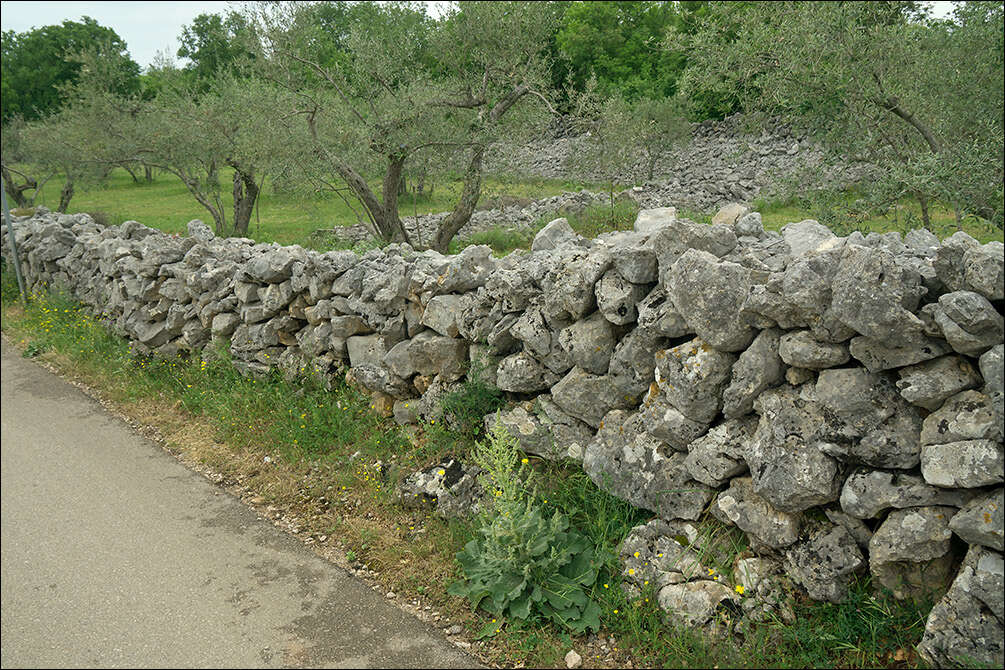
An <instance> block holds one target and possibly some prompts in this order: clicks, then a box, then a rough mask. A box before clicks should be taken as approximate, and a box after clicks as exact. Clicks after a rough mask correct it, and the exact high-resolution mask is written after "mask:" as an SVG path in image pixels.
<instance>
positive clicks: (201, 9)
mask: <svg viewBox="0 0 1005 670" xmlns="http://www.w3.org/2000/svg"><path fill="white" fill-rule="evenodd" d="M240 4H241V3H240V2H207V1H199V2H34V1H28V0H4V1H3V2H0V28H2V29H3V30H4V31H7V30H13V31H15V32H19V33H21V32H25V31H28V30H31V29H32V28H35V27H40V26H47V25H53V24H60V23H62V22H63V21H64V20H66V19H70V20H71V21H79V20H80V17H81V16H90V17H91V18H93V19H94V20H96V21H97V22H98V23H99V24H101V25H102V26H106V27H108V28H111V29H113V30H114V31H115V32H116V33H118V35H119V37H121V38H122V39H123V40H125V41H126V44H128V45H129V55H130V56H132V58H133V60H134V61H136V62H137V63H139V64H140V66H141V67H144V68H145V67H147V66H148V65H150V64H151V63H152V62H153V61H154V57H155V56H156V55H157V53H158V52H166V53H167V54H168V55H170V56H171V57H172V58H174V59H176V54H177V51H178V46H179V44H178V35H180V34H181V29H182V26H183V25H187V24H190V23H191V22H192V19H194V18H195V17H196V16H197V15H199V14H203V13H220V12H223V11H226V10H227V9H228V6H232V7H233V8H235V9H236V8H237V7H238V6H239V5H240ZM427 4H429V5H430V9H431V10H432V12H434V13H439V12H438V10H439V9H440V8H442V6H443V5H447V4H449V3H447V2H428V3H427ZM931 4H932V5H933V6H934V13H935V14H936V15H937V16H946V15H948V14H949V13H950V12H951V11H952V7H951V6H952V3H951V2H932V3H931Z"/></svg>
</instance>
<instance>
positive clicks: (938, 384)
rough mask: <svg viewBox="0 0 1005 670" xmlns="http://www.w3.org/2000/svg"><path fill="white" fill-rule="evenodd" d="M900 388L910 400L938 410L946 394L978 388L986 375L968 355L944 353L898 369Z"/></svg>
mask: <svg viewBox="0 0 1005 670" xmlns="http://www.w3.org/2000/svg"><path fill="white" fill-rule="evenodd" d="M898 372H899V374H900V381H898V382H897V388H898V389H900V394H901V395H902V396H904V398H906V399H907V401H908V402H910V403H912V404H914V405H918V406H919V407H924V408H925V409H928V410H936V409H938V408H939V407H941V406H942V403H943V401H945V400H946V398H948V397H950V396H952V395H956V394H957V393H959V392H960V391H965V390H967V389H971V388H976V387H977V386H979V385H980V384H981V382H982V381H983V379H982V378H981V376H980V373H978V372H977V370H975V369H974V366H973V365H971V364H970V362H969V361H967V360H966V359H965V358H962V357H960V356H942V357H941V358H934V359H932V360H930V361H925V362H924V363H918V364H917V365H911V366H908V367H906V368H902V369H901V370H899V371H898Z"/></svg>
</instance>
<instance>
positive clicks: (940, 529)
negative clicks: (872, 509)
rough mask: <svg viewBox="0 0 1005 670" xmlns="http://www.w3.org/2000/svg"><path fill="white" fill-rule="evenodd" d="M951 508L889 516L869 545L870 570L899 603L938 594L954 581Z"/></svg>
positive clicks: (903, 512)
mask: <svg viewBox="0 0 1005 670" xmlns="http://www.w3.org/2000/svg"><path fill="white" fill-rule="evenodd" d="M955 513H956V509H955V508H952V507H912V508H910V509H903V510H895V511H893V512H890V514H889V516H887V517H886V520H885V521H883V523H882V524H881V525H880V527H879V528H878V529H877V530H876V532H875V534H873V536H872V540H871V541H870V542H869V568H870V571H871V572H872V574H873V576H874V577H875V578H877V579H878V580H879V582H880V583H881V584H882V585H883V586H885V587H887V588H888V589H890V590H891V591H892V592H893V595H894V596H896V597H897V598H900V599H906V598H917V599H923V598H925V597H927V596H931V595H933V594H939V593H940V592H941V591H942V590H944V589H945V588H946V587H947V586H948V585H949V582H950V581H951V580H952V572H951V569H952V565H953V555H952V552H951V549H950V542H949V540H950V536H951V535H952V532H951V531H950V530H949V520H950V519H951V518H952V516H953V514H955Z"/></svg>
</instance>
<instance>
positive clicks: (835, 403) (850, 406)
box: [815, 368, 922, 468]
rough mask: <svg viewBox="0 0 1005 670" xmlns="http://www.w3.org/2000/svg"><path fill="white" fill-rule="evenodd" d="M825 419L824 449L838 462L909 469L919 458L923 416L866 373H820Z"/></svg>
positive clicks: (889, 385)
mask: <svg viewBox="0 0 1005 670" xmlns="http://www.w3.org/2000/svg"><path fill="white" fill-rule="evenodd" d="M815 391H816V396H817V398H818V400H819V404H820V409H821V410H822V411H823V413H824V421H823V423H822V424H821V430H820V432H819V437H820V439H821V441H822V442H823V445H822V447H821V448H822V449H823V450H824V452H825V453H828V454H830V455H832V456H834V457H835V458H839V459H840V460H843V461H846V462H851V463H864V464H867V465H872V466H875V467H881V468H882V467H888V468H911V467H914V466H916V465H917V464H918V460H919V458H920V452H921V443H920V434H921V425H922V424H921V416H920V414H919V413H918V411H917V410H916V409H915V408H914V407H912V406H911V405H909V404H908V403H906V402H905V401H904V399H903V398H901V397H900V395H899V394H898V393H897V392H896V389H895V387H894V386H893V384H892V383H891V382H890V379H889V378H887V377H884V376H882V375H873V374H870V373H869V372H867V371H866V370H864V369H862V368H837V369H828V370H823V371H821V372H820V375H819V376H818V378H817V383H816V387H815Z"/></svg>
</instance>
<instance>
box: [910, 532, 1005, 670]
mask: <svg viewBox="0 0 1005 670" xmlns="http://www.w3.org/2000/svg"><path fill="white" fill-rule="evenodd" d="M1003 572H1005V567H1003V561H1002V555H1001V554H999V553H995V552H993V551H990V550H988V549H985V548H983V547H971V548H970V551H969V552H967V556H966V558H965V559H964V561H963V567H962V568H961V569H960V573H959V575H957V577H956V579H955V580H954V581H953V584H952V586H951V587H950V589H949V592H948V593H946V595H945V596H944V597H943V598H942V600H940V601H939V602H938V603H937V604H936V605H935V607H933V608H932V611H931V613H930V614H929V615H928V621H927V622H926V624H925V635H924V637H923V638H922V639H921V643H920V644H919V645H918V653H920V654H921V657H922V658H923V659H924V660H925V661H926V662H927V663H930V664H931V665H932V666H934V667H939V668H949V667H974V666H986V667H992V668H994V667H1001V666H1003V665H1005V642H1003V640H1005V626H1003V625H1002V620H1003V616H1002V604H1001V603H1002V585H1003V584H1002V574H1003Z"/></svg>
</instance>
